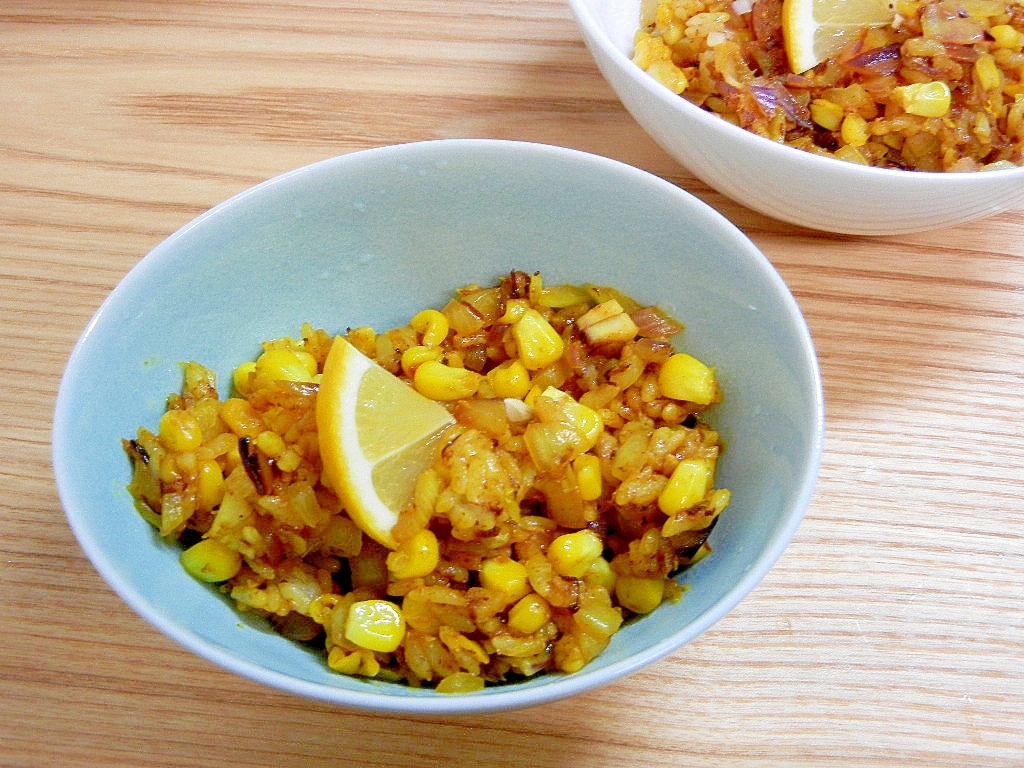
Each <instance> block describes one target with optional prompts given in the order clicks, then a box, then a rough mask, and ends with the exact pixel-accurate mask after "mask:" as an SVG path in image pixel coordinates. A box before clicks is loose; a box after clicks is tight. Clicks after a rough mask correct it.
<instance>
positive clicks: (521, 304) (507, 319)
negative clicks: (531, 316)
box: [498, 299, 530, 325]
mask: <svg viewBox="0 0 1024 768" xmlns="http://www.w3.org/2000/svg"><path fill="white" fill-rule="evenodd" d="M529 308H530V302H528V301H527V300H526V299H509V300H508V301H507V302H505V314H503V315H502V316H501V317H500V318H498V322H499V323H505V324H506V325H512V324H513V323H516V322H518V321H519V318H521V317H522V316H523V315H525V314H526V310H528V309H529Z"/></svg>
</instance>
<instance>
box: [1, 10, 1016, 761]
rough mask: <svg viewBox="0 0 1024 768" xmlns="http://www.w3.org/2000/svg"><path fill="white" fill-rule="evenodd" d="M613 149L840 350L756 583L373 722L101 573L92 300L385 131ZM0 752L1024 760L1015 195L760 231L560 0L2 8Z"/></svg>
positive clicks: (825, 359)
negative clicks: (630, 93)
mask: <svg viewBox="0 0 1024 768" xmlns="http://www.w3.org/2000/svg"><path fill="white" fill-rule="evenodd" d="M444 137H491V138H508V139H523V140H529V141H536V142H544V143H550V144H560V145H566V146H570V147H574V148H578V149H582V150H587V151H590V152H595V153H599V154H604V155H608V156H611V157H613V158H616V159H618V160H622V161H625V162H627V163H631V164H633V165H636V166H639V167H641V168H644V169H646V170H648V171H652V172H654V173H656V174H659V175H661V176H664V177H666V178H668V179H670V180H671V181H673V182H675V183H677V184H678V185H680V186H681V187H683V188H685V189H687V190H689V191H691V192H693V193H695V194H696V195H698V196H700V197H701V198H703V199H704V200H706V201H708V202H709V203H710V204H711V205H713V206H715V207H717V208H718V209H720V210H721V211H722V212H723V213H725V214H726V215H727V216H729V217H730V218H731V219H733V220H734V221H735V222H736V223H737V224H739V225H740V226H741V227H742V228H743V229H744V230H745V231H746V232H747V233H748V234H749V235H750V236H751V238H752V239H753V240H754V241H755V242H756V243H757V245H759V246H760V247H761V248H762V249H763V250H764V252H765V253H766V254H767V255H768V257H769V258H770V259H771V260H772V261H773V262H774V263H775V265H776V266H777V267H778V269H779V270H780V272H781V273H782V275H783V276H784V277H785V278H786V280H787V281H788V282H789V284H790V285H791V287H792V289H793V291H794V293H795V294H796V296H797V298H798V300H799V301H800V303H801V305H802V307H803V309H804V311H805V313H806V316H807V319H808V322H809V324H810V326H811V329H812V332H813V334H814V337H815V340H816V344H817V348H818V350H819V353H820V356H821V365H822V369H823V375H824V380H825V389H826V399H827V407H828V426H827V437H826V443H825V457H824V465H823V468H822V472H821V478H820V482H819V485H818V488H817V492H816V495H815V498H814V500H813V503H812V505H811V508H810V510H809V512H808V515H807V518H806V521H805V522H804V524H803V525H802V527H801V528H800V530H799V532H798V533H797V535H796V538H795V540H794V541H793V543H792V545H791V546H790V548H789V549H788V550H787V552H786V554H785V555H784V556H783V558H782V559H781V561H780V562H779V563H778V564H777V566H776V567H775V568H774V570H772V572H771V573H770V574H769V575H768V577H767V578H766V579H765V580H764V581H763V582H762V584H761V585H760V586H759V587H758V588H757V589H756V590H755V591H754V592H753V593H752V594H751V595H750V596H749V597H748V599H747V600H745V601H744V602H743V603H742V604H741V605H740V606H739V607H738V608H736V609H735V610H734V611H733V612H732V613H731V614H730V615H729V616H728V617H726V618H725V619H724V620H722V621H721V622H719V623H718V624H717V625H716V626H715V627H713V628H712V629H711V630H710V631H708V632H707V633H705V634H704V635H703V636H701V637H700V638H699V639H698V640H696V641H695V642H693V643H691V644H690V645H689V646H688V647H685V648H683V649H682V650H680V651H679V652H677V653H676V654H674V655H673V656H671V657H669V658H668V659H665V660H663V661H662V662H660V663H658V664H655V665H654V666H652V667H650V668H648V669H646V670H645V671H642V672H640V673H637V674H635V675H633V676H632V677H630V678H627V679H625V680H623V681H621V682H619V683H617V684H614V685H612V686H610V687H608V688H605V689H603V690H598V691H596V692H592V693H589V694H587V695H585V696H583V697H581V698H579V699H577V700H573V701H567V702H563V703H556V704H550V705H546V706H543V707H538V708H535V709H529V710H525V711H520V712H513V713H506V714H494V715H489V716H485V717H480V718H475V719H469V718H450V719H447V718H446V719H441V718H438V719H426V720H425V719H416V718H405V717H395V716H391V717H377V716H370V715H363V714H359V713H353V712H348V711H342V710H338V709H335V708H333V707H331V706H327V705H321V704H318V703H312V702H308V701H305V700H302V699H298V698H294V697H292V696H290V695H286V694H283V693H278V692H276V691H274V690H269V689H264V688H263V687H261V686H259V685H257V684H255V683H251V682H249V681H247V680H243V679H240V678H237V677H235V676H232V675H231V674H229V673H227V672H224V671H222V670H220V669H219V668H215V667H214V666H212V665H210V664H209V663H207V662H205V661H203V660H201V659H198V658H196V657H194V656H193V655H191V654H190V653H189V652H186V651H185V650H183V649H181V648H180V647H178V646H177V645H176V644H174V643H173V642H172V641H170V640H168V639H166V638H165V637H164V636H163V635H161V634H159V633H158V632H157V631H155V630H154V629H153V628H151V627H150V626H149V625H148V624H147V623H145V622H144V621H143V620H142V619H140V618H138V617H137V616H136V615H135V614H134V613H132V611H131V610H129V609H128V608H127V607H126V606H125V605H124V604H123V603H121V601H120V600H119V599H118V598H117V597H116V596H115V595H114V593H113V592H111V590H110V589H109V588H108V587H107V586H106V585H105V584H104V582H103V581H101V579H100V578H99V576H98V575H97V574H96V572H95V571H94V570H93V568H92V566H91V565H90V563H89V562H88V561H87V560H86V558H85V557H84V555H83V554H82V552H81V550H80V549H79V547H78V545H77V544H76V542H75V539H74V537H73V536H72V534H71V531H70V529H69V527H68V525H67V523H66V521H65V518H64V516H63V512H62V510H61V507H60V503H59V501H58V498H57V494H56V491H55V489H54V482H53V478H52V472H51V466H50V424H51V415H52V411H53V406H54V399H55V395H56V391H57V387H58V383H59V379H60V376H61V372H62V370H63V367H64V363H65V361H66V359H67V357H68V354H69V353H70V351H71V348H72V345H73V344H74V342H75V340H76V339H77V338H78V336H79V334H80V333H81V332H82V330H83V327H84V326H85V324H86V322H87V321H88V320H89V318H90V316H91V315H92V313H93V312H94V311H95V310H96V308H97V307H98V306H99V304H100V302H101V301H102V300H103V298H104V297H105V296H106V295H107V293H108V292H109V291H110V290H111V289H112V288H113V287H114V286H115V285H116V284H117V282H118V281H119V280H120V279H121V278H122V277H123V276H124V274H125V273H126V272H127V271H128V270H129V269H130V268H131V267H132V266H133V265H134V264H135V263H136V262H137V261H138V260H139V259H140V258H142V256H144V255H145V254H146V253H147V252H148V251H149V250H150V249H151V248H152V247H153V246H155V245H156V244H157V243H159V242H160V241H161V240H162V239H164V238H165V237H166V236H167V235H169V234H170V233H171V232H173V231H174V230H175V229H177V228H178V227H179V226H181V225H182V224H184V223H186V222H187V221H189V220H190V219H191V218H193V217H194V216H195V215H197V214H199V213H200V212H202V211H203V210H205V209H206V208H208V207H210V206H211V205H213V204H215V203H217V202H219V201H221V200H223V199H225V198H227V197H229V196H230V195H232V194H234V193H236V192H239V191H240V190H242V189H244V188H246V187H249V186H251V185H252V184H255V183H257V182H259V181H262V180H264V179H266V178H269V177H271V176H274V175H276V174H278V173H280V172H282V171H286V170H288V169H292V168H295V167H298V166H301V165H305V164H307V163H310V162H313V161H316V160H320V159H323V158H326V157H329V156H333V155H338V154H342V153H346V152H351V151H353V150H358V149H362V148H366V147H372V146H378V145H382V144H389V143H398V142H406V141H411V140H419V139H434V138H444ZM0 265H2V266H0V269H2V272H0V279H2V281H3V282H2V285H3V288H2V299H0V328H2V331H0V340H2V347H0V376H2V378H0V400H2V407H0V478H2V489H3V492H2V493H0V631H2V632H3V641H2V642H3V646H2V651H0V765H2V766H26V767H28V766H31V767H32V768H37V767H39V766H49V765H54V766H56V765H60V766H96V767H99V766H102V767H103V768H116V767H117V766H133V767H135V766H176V767H177V766H217V767H224V766H247V767H252V766H304V767H305V766H326V765H363V766H396V767H399V766H401V767H403V768H405V767H408V766H420V765H422V766H429V765H442V764H443V765H451V766H489V767H491V766H493V767H495V768H498V767H500V766H510V767H515V768H519V767H520V766H533V767H538V766H546V767H547V766H551V767H555V766H558V767H561V766H567V765H578V766H580V767H581V768H583V767H588V768H589V767H593V766H614V767H615V768H628V767H632V766H636V767H637V768H639V767H641V766H645V767H647V766H649V767H651V768H653V767H654V766H666V767H669V768H679V767H680V766H689V765H694V766H697V765H700V766H706V765H730V766H731V765H736V766H764V765H777V766H821V765H842V766H882V765H900V766H929V767H932V766H944V765H949V766H958V767H961V766H985V767H986V768H988V767H990V766H1022V765H1024V407H1022V400H1021V394H1022V390H1024V210H1018V211H1014V212H1012V213H1007V214H1003V215H999V216H996V217H994V218H991V219H989V220H987V221H983V222H979V223H975V224H970V225H965V226H961V227H957V228H955V229H950V230H946V231H938V232H932V233H928V234H920V235H913V236H904V237H894V238H883V239H866V238H858V237H840V236H827V235H823V234H818V233H814V232H810V231H805V230H801V229H797V228H795V227H791V226H788V225H784V224H780V223H777V222H774V221H771V220H768V219H766V218H764V217H762V216H759V215H757V214H754V213H752V212H750V211H748V210H746V209H744V208H742V207H741V206H739V205H737V204H735V203H733V202H731V201H729V200H727V199H724V198H723V197H722V196H720V195H718V194H717V193H715V192H713V191H712V190H710V189H708V188H707V187H706V186H704V185H703V184H701V183H700V182H698V181H696V180H695V179H694V178H693V177H692V176H691V175H690V174H689V173H688V172H687V171H686V170H684V169H683V168H681V167H679V166H678V165H677V164H676V163H675V162H673V161H672V160H671V158H669V157H668V156H667V155H665V154H664V153H663V152H662V151H661V150H660V149H658V148H657V147H656V146H655V145H654V144H653V142H651V141H650V140H649V139H648V138H647V137H646V136H645V135H644V133H643V132H642V131H641V130H640V129H639V128H638V127H637V125H636V124H635V123H634V122H633V121H632V120H631V118H630V117H629V116H628V115H627V114H626V112H625V111H624V110H623V109H622V107H621V106H620V105H619V103H618V101H617V100H616V99H615V97H614V95H613V94H612V92H611V90H610V89H609V88H608V87H607V85H606V84H605V83H604V81H603V80H602V78H601V76H600V74H599V73H598V71H597V69H596V68H595V67H594V65H593V63H592V61H591V59H590V57H589V55H588V54H587V52H586V50H585V49H584V47H583V45H582V44H581V42H580V40H579V38H578V37H577V34H576V30H575V26H574V24H573V22H572V20H571V17H570V15H569V10H568V8H567V6H566V4H565V3H564V2H562V0H520V2H505V3H500V2H499V3H481V2H468V0H445V2H424V1H423V0H393V1H392V2H389V3H374V2H369V3H368V2H353V1H352V0H336V1H335V2H330V1H328V0H324V1H323V2H304V3H303V2H297V1H293V0H278V1H277V2H269V1H265V2H233V1H232V0H220V1H218V2H212V1H201V0H191V1H190V2H165V1H164V0H150V1H149V2H135V1H131V2H129V1H128V0H106V1H100V0H96V1H95V2H77V1H75V0H62V1H61V2H45V1H42V0H6V2H4V3H3V5H2V6H0Z"/></svg>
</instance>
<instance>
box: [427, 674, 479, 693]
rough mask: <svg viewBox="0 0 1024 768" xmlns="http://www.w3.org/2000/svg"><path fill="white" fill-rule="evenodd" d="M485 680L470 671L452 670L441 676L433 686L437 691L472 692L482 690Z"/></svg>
mask: <svg viewBox="0 0 1024 768" xmlns="http://www.w3.org/2000/svg"><path fill="white" fill-rule="evenodd" d="M484 685H485V681H484V679H483V678H482V677H480V675H474V674H473V673H471V672H452V673H451V674H450V675H445V676H444V677H442V678H441V679H440V680H439V681H438V683H437V686H436V687H435V688H434V690H436V691H437V692H438V693H473V692H474V691H482V690H483V689H484Z"/></svg>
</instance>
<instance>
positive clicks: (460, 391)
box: [412, 360, 483, 401]
mask: <svg viewBox="0 0 1024 768" xmlns="http://www.w3.org/2000/svg"><path fill="white" fill-rule="evenodd" d="M482 379H483V376H482V374H479V373H477V372H476V371H471V370H469V369H468V368H452V367H451V366H450V365H445V364H444V363H442V362H441V361H439V360H428V361H427V362H425V363H423V364H422V365H420V366H419V367H418V368H417V369H416V373H415V374H413V380H412V381H413V386H415V387H416V391H417V392H419V393H420V394H421V395H424V396H425V397H429V398H430V399H431V400H442V401H450V400H462V399H465V398H467V397H472V396H473V395H474V394H476V390H477V388H478V387H479V386H480V381H481V380H482Z"/></svg>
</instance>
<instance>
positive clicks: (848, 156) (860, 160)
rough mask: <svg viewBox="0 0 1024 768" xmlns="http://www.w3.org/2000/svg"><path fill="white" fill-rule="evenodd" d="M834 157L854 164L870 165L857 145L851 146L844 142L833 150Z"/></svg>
mask: <svg viewBox="0 0 1024 768" xmlns="http://www.w3.org/2000/svg"><path fill="white" fill-rule="evenodd" d="M835 157H836V159H837V160H843V161H844V162H847V163H855V164H856V165H871V163H870V162H869V160H868V158H867V157H866V156H865V155H864V153H863V152H861V151H860V149H859V148H858V147H851V146H850V145H849V144H844V145H843V146H841V147H839V148H838V149H837V150H836V151H835Z"/></svg>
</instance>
